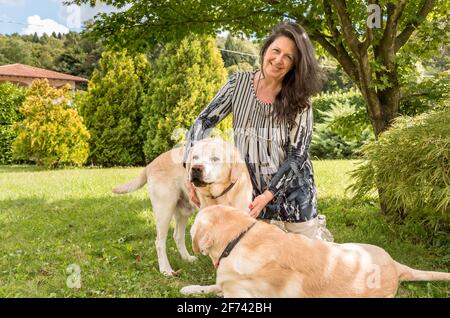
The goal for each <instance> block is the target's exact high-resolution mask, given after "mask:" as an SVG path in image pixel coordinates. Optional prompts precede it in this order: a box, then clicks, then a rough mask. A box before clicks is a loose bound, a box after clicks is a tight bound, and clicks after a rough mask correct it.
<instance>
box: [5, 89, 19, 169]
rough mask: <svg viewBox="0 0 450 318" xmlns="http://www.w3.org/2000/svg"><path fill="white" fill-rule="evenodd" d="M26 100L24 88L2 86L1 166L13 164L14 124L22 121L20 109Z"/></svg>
mask: <svg viewBox="0 0 450 318" xmlns="http://www.w3.org/2000/svg"><path fill="white" fill-rule="evenodd" d="M24 100H25V92H24V90H23V89H22V88H19V87H17V86H16V85H14V84H11V83H1V84H0V164H7V163H11V162H12V149H11V145H12V142H13V141H14V139H15V138H16V133H15V131H14V129H13V124H14V122H16V121H18V120H21V119H22V115H21V113H20V111H19V108H20V106H21V105H22V103H23V101H24Z"/></svg>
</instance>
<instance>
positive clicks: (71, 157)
mask: <svg viewBox="0 0 450 318" xmlns="http://www.w3.org/2000/svg"><path fill="white" fill-rule="evenodd" d="M69 90H70V86H68V85H67V86H65V87H64V88H62V89H56V88H53V87H51V86H50V85H49V83H48V81H47V80H36V81H34V82H33V84H32V85H31V87H30V88H29V90H28V91H27V93H26V100H25V102H24V103H23V105H22V107H21V108H20V112H21V113H22V114H23V116H24V119H23V120H22V121H20V122H17V123H16V124H15V125H14V129H15V130H16V132H17V138H16V139H15V140H14V143H13V156H14V158H15V159H19V160H31V161H34V162H36V163H37V164H38V165H44V166H46V167H55V166H58V165H64V164H74V165H77V166H79V165H82V164H83V163H84V162H85V161H86V159H87V156H88V154H89V147H88V139H89V133H88V131H87V129H86V127H85V126H84V124H83V120H82V118H81V117H80V116H79V115H78V112H77V111H76V110H75V109H72V108H71V106H70V102H71V101H70V99H69V96H70V94H69Z"/></svg>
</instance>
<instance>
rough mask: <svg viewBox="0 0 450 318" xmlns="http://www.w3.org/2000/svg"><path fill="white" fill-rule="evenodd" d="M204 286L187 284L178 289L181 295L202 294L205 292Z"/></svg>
mask: <svg viewBox="0 0 450 318" xmlns="http://www.w3.org/2000/svg"><path fill="white" fill-rule="evenodd" d="M204 287H205V286H200V285H189V286H185V287H183V288H181V289H180V293H182V294H183V295H192V294H203V293H205V288H204Z"/></svg>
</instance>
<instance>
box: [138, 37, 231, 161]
mask: <svg viewBox="0 0 450 318" xmlns="http://www.w3.org/2000/svg"><path fill="white" fill-rule="evenodd" d="M150 77H151V82H150V86H149V90H148V91H149V93H148V96H147V98H146V102H145V103H144V106H143V108H142V113H143V114H144V120H143V124H142V128H141V131H142V132H143V134H145V136H146V137H145V145H144V153H145V157H146V159H147V160H153V158H155V157H156V156H158V155H159V154H161V153H163V152H165V151H167V150H169V149H170V148H172V147H173V146H174V145H176V144H177V143H180V142H182V141H183V137H184V135H185V132H186V130H187V128H189V127H190V126H191V125H192V123H193V121H194V119H195V118H196V116H198V114H199V113H200V111H201V110H202V109H203V108H204V107H206V105H207V104H208V103H209V102H210V101H211V100H212V98H213V97H214V95H215V94H216V93H217V92H218V90H219V88H220V87H221V86H222V85H223V84H224V81H225V79H226V71H225V69H224V67H223V61H222V59H221V56H220V52H219V50H218V49H217V47H216V45H215V40H214V39H213V38H211V37H194V36H189V37H186V38H184V39H183V40H182V41H176V42H171V43H169V44H167V46H166V48H165V51H164V52H163V53H162V54H161V55H160V57H159V58H158V59H157V60H156V62H155V64H154V65H152V71H151V75H150ZM229 126H230V122H229V119H228V120H226V121H225V122H224V123H221V126H220V127H222V128H223V127H229Z"/></svg>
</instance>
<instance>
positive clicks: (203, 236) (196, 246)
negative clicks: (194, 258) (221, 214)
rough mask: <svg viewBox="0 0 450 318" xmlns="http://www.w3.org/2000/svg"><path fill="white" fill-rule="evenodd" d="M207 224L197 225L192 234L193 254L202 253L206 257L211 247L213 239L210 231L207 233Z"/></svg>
mask: <svg viewBox="0 0 450 318" xmlns="http://www.w3.org/2000/svg"><path fill="white" fill-rule="evenodd" d="M208 227H209V226H208V224H205V223H203V222H202V223H198V224H196V226H195V230H194V231H193V233H191V234H192V250H193V251H194V253H196V254H198V253H202V254H203V255H208V250H209V248H210V247H211V246H212V245H213V239H212V236H211V233H210V231H208Z"/></svg>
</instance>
